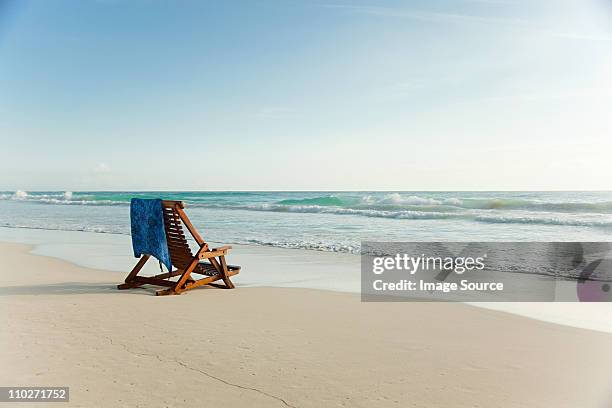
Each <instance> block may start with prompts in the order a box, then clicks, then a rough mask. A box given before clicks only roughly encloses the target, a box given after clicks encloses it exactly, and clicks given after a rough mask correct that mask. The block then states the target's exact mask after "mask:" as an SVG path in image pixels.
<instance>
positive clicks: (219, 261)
mask: <svg viewBox="0 0 612 408" xmlns="http://www.w3.org/2000/svg"><path fill="white" fill-rule="evenodd" d="M162 206H163V211H164V227H165V230H166V240H167V241H168V251H169V253H170V259H171V261H172V265H173V266H174V267H175V268H176V269H175V270H174V271H169V272H167V273H161V274H159V275H155V276H139V275H138V272H140V270H141V269H142V267H143V266H144V264H145V263H147V261H148V260H149V258H150V257H151V256H150V255H146V254H145V255H142V256H141V257H140V259H139V260H138V263H137V264H136V266H134V269H132V271H131V272H130V273H129V274H128V276H127V277H126V278H125V282H124V283H122V284H120V285H117V289H130V288H137V287H140V286H142V285H147V284H149V285H157V286H164V287H166V289H161V290H158V291H156V295H158V296H161V295H180V294H181V293H182V292H185V291H186V290H189V289H193V288H197V287H198V286H202V285H211V286H215V287H221V288H228V289H232V288H234V284H233V283H232V281H231V280H230V277H231V276H234V275H236V274H238V273H239V272H240V267H239V266H235V265H228V264H227V263H226V262H225V255H226V254H227V252H228V251H229V250H230V249H231V248H232V247H231V246H223V247H220V248H213V249H209V248H208V244H207V243H206V242H204V240H203V239H202V237H201V236H200V234H199V233H198V231H197V230H196V229H195V227H194V226H193V224H192V223H191V221H189V218H188V217H187V214H185V211H183V210H184V208H185V204H184V203H183V202H182V201H173V200H163V201H162ZM181 223H182V224H184V225H185V227H186V228H187V230H188V231H189V233H190V234H191V236H192V237H193V239H195V241H196V242H197V244H198V246H199V249H198V250H197V251H196V253H195V254H193V253H192V252H191V249H190V247H189V244H188V242H187V239H186V238H185V235H184V233H183V227H182V225H181ZM192 273H193V274H199V275H203V276H204V277H203V278H201V279H197V280H195V279H193V278H192V277H191V274H192ZM174 276H180V277H179V279H178V280H176V281H173V280H171V279H170V278H172V277H174ZM218 280H222V281H223V283H224V285H219V284H215V283H214V282H216V281H218Z"/></svg>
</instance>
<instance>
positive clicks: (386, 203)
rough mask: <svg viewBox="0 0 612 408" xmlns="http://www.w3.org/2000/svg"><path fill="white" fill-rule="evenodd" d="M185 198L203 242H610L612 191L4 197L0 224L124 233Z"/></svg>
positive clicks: (309, 246) (325, 246)
mask: <svg viewBox="0 0 612 408" xmlns="http://www.w3.org/2000/svg"><path fill="white" fill-rule="evenodd" d="M132 197H143V198H157V197H160V198H164V199H173V200H183V201H185V203H186V204H187V212H188V215H189V216H190V218H191V220H192V221H193V223H194V224H195V225H196V227H197V228H198V229H199V230H200V232H201V233H202V234H203V236H204V237H205V239H206V240H209V241H212V242H220V243H228V244H232V243H234V244H247V245H259V246H271V247H280V248H298V249H306V250H316V251H328V252H344V253H352V254H358V253H359V252H360V243H361V241H538V242H543V241H611V240H612V239H611V238H612V192H416V191H415V192H404V191H402V192H399V191H397V192H392V191H390V192H314V191H313V192H231V191H229V192H85V191H84V192H76V191H75V192H69V191H46V192H26V191H5V192H0V226H1V227H8V228H31V229H44V230H63V231H88V232H95V233H101V234H123V235H129V233H130V223H129V202H130V199H131V198H132Z"/></svg>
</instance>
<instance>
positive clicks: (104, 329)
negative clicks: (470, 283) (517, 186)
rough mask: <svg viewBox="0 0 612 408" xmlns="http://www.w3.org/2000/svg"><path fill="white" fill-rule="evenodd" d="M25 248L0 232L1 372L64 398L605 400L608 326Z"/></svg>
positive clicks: (208, 402)
mask: <svg viewBox="0 0 612 408" xmlns="http://www.w3.org/2000/svg"><path fill="white" fill-rule="evenodd" d="M30 249H31V248H30V247H29V246H26V245H22V244H9V243H5V244H1V245H0V254H1V256H0V259H2V260H3V266H4V268H3V273H2V274H0V276H1V278H0V279H1V280H2V283H1V288H0V295H1V299H2V300H1V302H0V311H1V313H2V322H3V323H4V327H5V330H2V332H1V333H2V335H1V344H2V345H3V347H2V348H1V349H0V350H1V351H0V353H1V354H0V356H1V358H0V360H1V364H0V366H1V367H2V369H1V371H0V383H1V384H2V385H7V386H26V385H54V386H69V387H70V397H71V401H70V403H69V405H70V406H82V407H92V406H143V407H144V406H147V407H165V406H173V407H175V406H224V407H226V406H227V407H243V406H255V407H273V406H279V407H282V406H289V407H323V406H325V407H327V406H347V407H407V406H414V407H449V406H452V407H477V406H480V407H578V406H580V407H602V408H603V407H610V406H612V405H611V404H612V391H611V389H610V373H609V368H610V366H611V364H612V348H611V347H610V345H611V344H612V336H611V335H609V334H605V333H600V332H595V331H590V330H584V329H576V328H571V327H566V326H559V325H555V324H551V323H546V322H541V321H536V320H532V319H528V318H524V317H520V316H515V315H511V314H507V313H503V312H497V311H490V310H485V309H481V308H476V307H472V306H469V305H464V304H457V303H453V304H442V303H393V304H380V303H377V304H373V303H361V302H360V300H359V296H358V295H355V294H349V293H336V292H330V291H319V290H312V289H292V288H244V287H242V288H241V287H239V288H237V289H236V290H231V291H230V290H220V289H212V288H211V289H207V288H203V289H199V290H194V291H192V292H190V293H188V294H185V295H182V296H170V297H162V298H160V297H155V296H153V295H152V293H153V291H152V290H151V289H140V290H132V291H125V292H123V291H121V292H120V291H117V290H115V284H116V283H117V281H118V280H120V279H121V274H119V273H116V272H109V271H100V270H94V269H88V268H84V267H81V266H76V265H73V264H71V263H68V262H65V261H63V260H59V259H53V258H48V257H44V256H38V255H32V254H30V253H29V251H30ZM41 405H44V404H40V403H38V404H36V405H35V406H41ZM20 406H23V405H20Z"/></svg>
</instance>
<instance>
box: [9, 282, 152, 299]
mask: <svg viewBox="0 0 612 408" xmlns="http://www.w3.org/2000/svg"><path fill="white" fill-rule="evenodd" d="M151 293H155V290H154V289H152V288H146V287H145V288H135V289H130V290H129V291H128V290H118V289H117V283H116V282H115V283H109V282H91V283H89V282H87V283H86V282H61V283H49V284H41V285H19V286H2V287H0V296H12V295H91V294H132V295H134V294H141V295H149V296H150V295H151Z"/></svg>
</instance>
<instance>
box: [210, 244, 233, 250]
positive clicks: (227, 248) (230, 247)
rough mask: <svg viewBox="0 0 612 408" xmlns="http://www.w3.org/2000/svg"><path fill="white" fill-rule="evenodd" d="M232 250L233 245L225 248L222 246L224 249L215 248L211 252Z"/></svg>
mask: <svg viewBox="0 0 612 408" xmlns="http://www.w3.org/2000/svg"><path fill="white" fill-rule="evenodd" d="M230 249H232V246H231V245H225V246H222V247H219V248H213V249H211V251H227V250H230Z"/></svg>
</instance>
